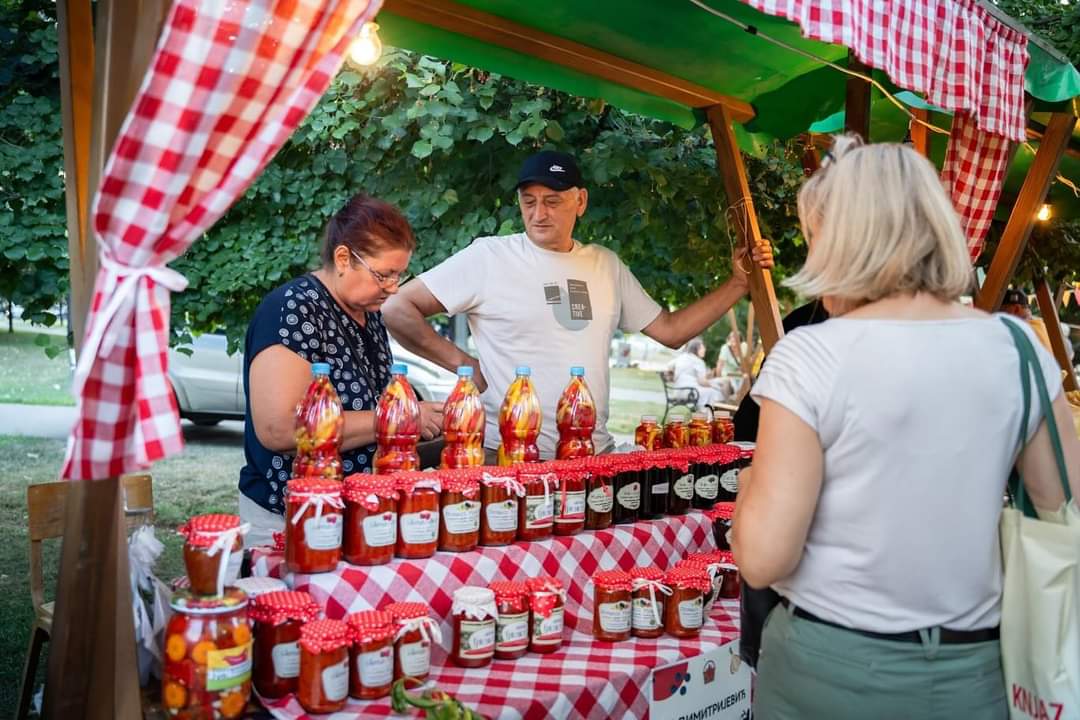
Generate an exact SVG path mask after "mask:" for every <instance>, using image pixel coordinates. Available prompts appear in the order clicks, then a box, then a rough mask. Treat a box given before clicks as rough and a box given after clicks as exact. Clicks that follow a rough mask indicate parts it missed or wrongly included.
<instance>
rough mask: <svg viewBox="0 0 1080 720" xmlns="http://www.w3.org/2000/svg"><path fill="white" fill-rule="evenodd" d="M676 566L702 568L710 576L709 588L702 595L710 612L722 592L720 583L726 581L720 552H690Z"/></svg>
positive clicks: (706, 612) (706, 611) (703, 601)
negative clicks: (722, 571) (721, 566)
mask: <svg viewBox="0 0 1080 720" xmlns="http://www.w3.org/2000/svg"><path fill="white" fill-rule="evenodd" d="M675 567H676V568H684V567H686V568H692V569H694V570H700V571H702V572H704V573H705V574H706V576H708V578H709V589H708V590H706V591H705V595H704V596H703V597H702V603H703V604H704V606H705V614H706V615H707V614H709V611H710V610H712V606H713V602H714V601H715V600H716V598H717V596H718V594H719V592H720V585H721V584H722V583H723V581H724V576H723V575H722V574H721V572H720V553H719V552H717V551H713V552H699V553H690V554H689V555H687V556H686V557H685V558H683V559H682V560H680V561H679V562H677V563H675Z"/></svg>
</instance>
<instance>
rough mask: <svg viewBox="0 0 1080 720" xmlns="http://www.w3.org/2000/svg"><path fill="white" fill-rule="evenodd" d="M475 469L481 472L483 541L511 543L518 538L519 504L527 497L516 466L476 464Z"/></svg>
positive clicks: (481, 536) (487, 544)
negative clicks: (481, 466) (483, 465)
mask: <svg viewBox="0 0 1080 720" xmlns="http://www.w3.org/2000/svg"><path fill="white" fill-rule="evenodd" d="M474 472H478V473H479V474H480V504H481V505H482V509H481V510H480V544H481V545H484V546H485V547H493V546H498V545H510V544H512V543H513V542H514V540H516V539H517V530H518V512H519V510H518V505H519V504H520V503H521V502H523V498H524V497H525V487H524V486H523V485H522V484H521V483H520V482H518V479H517V467H516V466H515V467H484V468H475V469H474Z"/></svg>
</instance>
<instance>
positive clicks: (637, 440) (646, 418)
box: [634, 415, 664, 450]
mask: <svg viewBox="0 0 1080 720" xmlns="http://www.w3.org/2000/svg"><path fill="white" fill-rule="evenodd" d="M634 444H635V445H637V446H638V447H639V448H641V449H642V450H659V449H660V448H661V447H663V445H664V443H663V438H662V437H661V435H660V426H659V425H657V423H656V416H655V415H642V416H641V424H640V425H638V426H637V427H636V428H634Z"/></svg>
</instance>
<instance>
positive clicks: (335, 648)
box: [296, 481, 352, 713]
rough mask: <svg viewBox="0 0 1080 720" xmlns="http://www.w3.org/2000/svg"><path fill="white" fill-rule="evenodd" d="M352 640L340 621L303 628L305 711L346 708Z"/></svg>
mask: <svg viewBox="0 0 1080 720" xmlns="http://www.w3.org/2000/svg"><path fill="white" fill-rule="evenodd" d="M335 482H336V481H335ZM351 640H352V632H350V630H349V626H348V625H346V624H345V623H344V622H343V621H341V620H315V621H313V622H309V623H307V624H306V625H304V626H303V627H302V628H300V689H299V691H298V692H297V693H296V699H297V700H299V701H300V706H301V707H302V708H304V710H305V711H307V712H309V713H332V712H338V711H339V710H341V709H342V708H344V707H345V701H346V698H348V696H349V645H350V644H351Z"/></svg>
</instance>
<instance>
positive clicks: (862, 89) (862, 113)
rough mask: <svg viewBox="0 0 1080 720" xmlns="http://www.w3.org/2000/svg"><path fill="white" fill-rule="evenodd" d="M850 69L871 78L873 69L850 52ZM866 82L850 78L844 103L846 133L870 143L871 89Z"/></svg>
mask: <svg viewBox="0 0 1080 720" xmlns="http://www.w3.org/2000/svg"><path fill="white" fill-rule="evenodd" d="M847 66H848V69H849V70H854V71H855V72H858V73H862V74H863V75H866V76H869V75H870V73H871V72H873V68H871V67H870V66H869V65H866V64H864V63H863V62H862V61H860V60H859V59H858V58H857V57H855V53H854V51H852V50H848V65H847ZM871 87H872V86H871V85H870V83H869V82H867V81H866V80H863V79H862V78H857V77H851V76H848V79H847V88H846V92H845V102H844V132H849V133H855V134H857V135H858V136H859V137H861V138H862V139H863V142H870V88H871Z"/></svg>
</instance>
